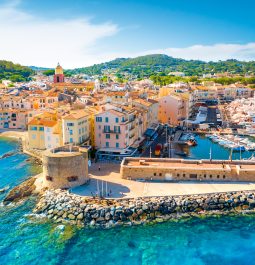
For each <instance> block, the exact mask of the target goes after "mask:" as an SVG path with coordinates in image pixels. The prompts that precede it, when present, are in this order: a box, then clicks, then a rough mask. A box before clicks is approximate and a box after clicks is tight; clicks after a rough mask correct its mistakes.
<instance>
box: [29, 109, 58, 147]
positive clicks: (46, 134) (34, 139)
mask: <svg viewBox="0 0 255 265" xmlns="http://www.w3.org/2000/svg"><path fill="white" fill-rule="evenodd" d="M62 144H63V142H62V131H61V126H60V124H59V120H58V118H57V115H56V114H54V113H47V112H46V113H43V114H39V115H36V116H35V117H34V118H32V120H31V121H30V122H29V123H28V147H29V148H30V149H40V150H44V149H50V148H55V147H58V146H61V145H62Z"/></svg>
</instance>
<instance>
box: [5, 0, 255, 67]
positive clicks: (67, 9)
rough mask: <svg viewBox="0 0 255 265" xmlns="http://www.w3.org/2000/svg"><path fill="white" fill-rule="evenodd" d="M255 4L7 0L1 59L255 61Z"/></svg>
mask: <svg viewBox="0 0 255 265" xmlns="http://www.w3.org/2000/svg"><path fill="white" fill-rule="evenodd" d="M254 9H255V1H254V0H243V1H241V2H240V1H233V0H232V1H230V0H221V1H219V0H214V1H207V0H203V1H202V0H168V1H167V0H157V1H156V0H136V1H135V0H126V1H121V0H119V1H117V0H72V1H63V0H62V1H60V0H55V1H54V0H51V1H50V0H44V1H39V0H8V1H6V0H0V34H1V36H3V35H10V34H8V31H7V30H9V31H10V30H11V32H13V33H15V34H13V36H8V38H7V39H6V40H5V43H4V49H2V51H1V50H0V57H1V58H3V59H10V60H13V61H17V62H20V63H23V64H33V65H42V66H51V67H52V66H53V65H52V64H54V63H55V64H56V61H60V62H61V63H62V64H63V66H64V67H67V68H72V67H80V66H86V65H91V64H93V63H99V62H103V61H106V60H110V59H114V58H115V57H127V56H128V57H133V56H138V55H143V54H148V53H166V54H168V55H171V56H173V57H181V58H186V59H202V60H220V59H222V60H224V59H228V58H236V59H242V60H253V59H255V30H254V29H255V19H254V18H253V17H254V14H253V12H254ZM1 17H2V18H5V19H2V21H1ZM14 17H15V19H14ZM61 24H62V26H63V27H61ZM21 33H22V34H21ZM14 35H15V36H14ZM21 39H23V40H25V42H26V43H20V40H21ZM1 53H3V54H1Z"/></svg>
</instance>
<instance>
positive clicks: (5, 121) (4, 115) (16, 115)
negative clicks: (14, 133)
mask: <svg viewBox="0 0 255 265" xmlns="http://www.w3.org/2000/svg"><path fill="white" fill-rule="evenodd" d="M27 119H28V112H27V111H26V110H19V109H1V110H0V129H22V130H25V129H26V128H27Z"/></svg>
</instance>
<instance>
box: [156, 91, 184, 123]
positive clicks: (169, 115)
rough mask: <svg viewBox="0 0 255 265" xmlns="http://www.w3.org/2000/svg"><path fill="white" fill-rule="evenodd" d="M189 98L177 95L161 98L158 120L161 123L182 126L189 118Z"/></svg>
mask: <svg viewBox="0 0 255 265" xmlns="http://www.w3.org/2000/svg"><path fill="white" fill-rule="evenodd" d="M188 106H189V100H188V98H187V97H186V98H185V97H184V95H182V96H177V95H168V96H164V97H162V98H160V100H159V112H158V119H159V122H161V123H167V124H171V125H182V122H183V120H185V119H186V118H187V117H188Z"/></svg>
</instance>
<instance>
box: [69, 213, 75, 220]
mask: <svg viewBox="0 0 255 265" xmlns="http://www.w3.org/2000/svg"><path fill="white" fill-rule="evenodd" d="M67 217H68V219H70V220H74V219H75V215H73V214H68V216H67Z"/></svg>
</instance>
